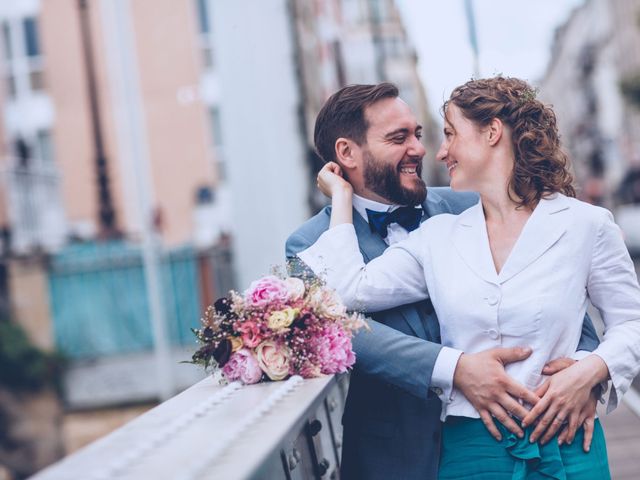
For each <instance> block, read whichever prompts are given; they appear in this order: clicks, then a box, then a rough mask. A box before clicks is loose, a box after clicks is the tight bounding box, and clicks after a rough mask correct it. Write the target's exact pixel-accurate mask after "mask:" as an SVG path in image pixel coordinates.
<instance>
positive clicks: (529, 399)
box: [506, 378, 540, 418]
mask: <svg viewBox="0 0 640 480" xmlns="http://www.w3.org/2000/svg"><path fill="white" fill-rule="evenodd" d="M506 390H507V393H509V394H511V395H512V396H513V397H515V398H519V399H520V400H523V401H524V402H525V403H528V404H529V405H535V404H536V403H538V402H539V401H540V396H539V395H536V394H535V393H533V392H532V391H531V390H529V389H528V388H525V387H523V386H522V385H520V384H519V383H518V382H516V381H515V380H512V379H511V378H509V380H508V381H507V388H506ZM511 412H512V413H516V412H515V411H513V410H511ZM516 415H518V417H520V418H523V417H524V416H525V415H526V414H525V415H520V414H516Z"/></svg>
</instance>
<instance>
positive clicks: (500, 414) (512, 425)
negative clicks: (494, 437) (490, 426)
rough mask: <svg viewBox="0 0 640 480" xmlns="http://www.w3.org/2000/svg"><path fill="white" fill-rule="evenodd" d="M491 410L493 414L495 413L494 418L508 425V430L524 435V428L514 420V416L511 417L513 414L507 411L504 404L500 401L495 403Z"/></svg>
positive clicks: (505, 425) (520, 435)
mask: <svg viewBox="0 0 640 480" xmlns="http://www.w3.org/2000/svg"><path fill="white" fill-rule="evenodd" d="M490 410H491V414H492V415H493V418H495V419H496V420H497V421H499V422H500V423H501V424H502V425H504V427H506V429H507V430H509V431H510V432H511V433H515V434H516V435H517V436H518V437H520V438H522V437H523V436H524V432H523V431H522V429H521V428H520V427H519V426H518V424H517V423H516V422H514V421H513V418H511V415H509V414H508V413H507V411H506V410H505V409H504V408H502V406H501V405H500V404H499V403H496V404H494V405H493V406H492V407H491V408H490Z"/></svg>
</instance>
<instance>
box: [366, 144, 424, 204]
mask: <svg viewBox="0 0 640 480" xmlns="http://www.w3.org/2000/svg"><path fill="white" fill-rule="evenodd" d="M416 173H417V181H416V182H415V185H414V186H412V187H411V188H407V187H403V186H402V183H401V182H400V175H403V174H402V173H400V170H399V167H398V166H397V165H391V164H388V163H385V162H380V161H378V160H376V158H375V157H374V156H373V155H372V154H371V152H366V151H365V152H364V186H365V188H367V189H368V190H371V191H372V192H374V193H375V194H377V195H380V196H381V197H383V198H386V199H387V200H389V201H391V202H392V203H393V204H395V205H408V206H413V205H419V204H421V203H422V202H424V200H425V198H426V197H427V185H426V184H425V183H424V181H423V180H422V178H421V174H422V160H419V161H418V164H417V166H416Z"/></svg>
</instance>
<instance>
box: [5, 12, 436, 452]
mask: <svg viewBox="0 0 640 480" xmlns="http://www.w3.org/2000/svg"><path fill="white" fill-rule="evenodd" d="M249 10H250V11H251V14H250V15H249V14H248V13H247V12H248V11H249ZM0 30H1V31H0V306H2V305H3V304H5V303H8V302H7V301H6V296H7V295H6V292H7V291H9V292H10V294H11V301H10V304H11V307H12V308H11V309H12V316H13V318H14V319H16V320H17V321H18V322H19V323H21V324H22V325H23V326H24V328H25V330H26V331H27V333H28V334H29V336H30V338H31V340H32V341H33V343H34V344H36V345H37V346H39V347H41V348H43V349H48V350H50V349H54V348H56V349H59V350H62V351H63V352H64V353H65V355H67V357H68V358H69V359H70V363H69V369H68V372H67V375H66V381H65V385H66V390H65V393H66V399H65V400H66V402H67V405H69V406H72V407H79V408H94V407H98V406H102V407H104V406H108V405H122V404H127V403H131V402H141V401H148V400H153V399H154V398H155V395H156V393H157V390H156V388H157V386H156V385H155V380H156V378H157V377H156V373H155V365H154V357H153V355H152V353H151V351H152V348H153V345H154V340H153V335H152V332H151V330H152V329H151V326H150V324H149V317H150V316H151V315H150V311H151V309H150V303H149V301H148V299H147V296H146V289H145V282H146V280H145V276H144V269H143V262H142V258H143V255H142V253H141V248H140V245H141V243H142V242H141V240H142V238H143V236H144V235H143V233H144V231H145V228H147V227H149V228H151V229H152V230H153V236H154V237H155V238H157V239H158V243H159V245H160V250H161V257H162V258H161V265H160V269H159V270H160V277H161V284H162V287H163V298H162V305H163V308H164V309H165V310H166V317H167V323H168V324H169V325H168V335H169V337H170V341H171V344H172V346H173V347H174V350H173V351H172V355H173V357H174V360H175V362H173V364H175V365H174V366H175V368H176V369H177V372H174V377H175V378H174V380H175V384H174V387H175V388H180V387H181V386H184V385H186V384H188V383H189V382H192V381H193V378H194V377H193V375H192V374H190V373H188V372H187V370H188V369H189V368H192V367H189V366H185V365H178V364H177V361H178V360H184V359H186V358H188V356H187V354H186V353H185V352H187V353H188V352H189V349H192V348H193V339H192V338H191V336H190V332H189V328H188V327H189V326H193V325H195V324H196V323H197V321H198V318H199V316H200V312H201V311H202V307H203V306H204V305H206V304H208V303H211V301H212V300H213V296H214V294H220V293H222V292H224V291H226V289H228V288H231V287H240V288H244V287H246V286H247V284H248V283H249V282H250V281H251V280H253V279H255V278H256V277H258V276H260V275H263V274H266V273H268V272H269V268H270V267H271V266H272V265H275V264H280V263H282V261H283V260H284V258H283V257H284V242H285V239H286V237H287V236H288V235H289V234H290V233H291V232H292V231H293V230H294V229H295V228H296V227H297V226H298V225H299V224H301V223H302V222H303V221H304V220H305V219H306V218H308V217H309V216H310V215H311V214H312V213H313V212H314V211H315V209H316V208H318V207H319V206H320V204H321V203H322V200H321V199H319V198H318V197H317V196H315V195H314V194H315V192H316V189H315V181H314V178H315V172H316V170H317V167H318V160H317V158H316V156H315V154H314V153H313V149H312V130H313V123H314V120H315V116H316V114H317V112H318V111H319V109H320V107H321V105H322V103H323V102H324V101H325V100H326V98H328V96H329V95H330V94H331V93H333V92H334V91H335V90H337V89H338V88H340V87H341V86H344V85H346V84H348V83H377V82H380V81H383V80H389V81H392V82H395V83H397V84H398V86H399V87H400V90H401V96H402V98H403V99H405V100H406V101H407V102H408V103H409V104H410V105H411V106H412V107H413V108H414V110H415V111H416V112H417V114H418V116H419V118H420V120H421V122H422V123H423V125H424V126H425V138H426V141H427V142H432V145H434V146H435V143H436V140H435V138H436V137H437V135H438V134H437V131H436V128H435V126H434V125H435V124H434V122H433V120H432V119H431V117H429V114H428V109H427V101H426V97H425V94H424V91H423V88H422V85H421V84H420V82H419V80H418V76H417V71H416V56H415V53H414V50H413V48H412V46H411V45H410V42H409V41H408V39H407V35H406V33H405V31H404V28H403V26H402V23H401V20H400V17H399V14H398V11H397V9H396V7H395V5H394V2H393V1H392V0H309V1H307V0H265V1H257V0H235V1H233V2H229V1H226V0H179V1H178V0H135V1H133V0H10V1H3V2H0ZM231 252H233V256H232V255H231ZM232 260H233V262H232ZM232 263H233V267H234V268H231V267H232ZM5 273H6V274H5ZM214 292H215V293H214ZM3 302H4V303H3ZM178 347H179V348H178ZM176 348H177V350H176ZM185 372H187V373H185ZM198 375H200V372H198ZM185 382H186V383H185ZM70 442H71V443H73V440H71V441H70Z"/></svg>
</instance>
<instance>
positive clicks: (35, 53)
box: [22, 17, 44, 92]
mask: <svg viewBox="0 0 640 480" xmlns="http://www.w3.org/2000/svg"><path fill="white" fill-rule="evenodd" d="M22 31H23V34H24V49H25V55H26V56H27V59H28V62H29V86H30V87H31V90H32V91H34V92H35V91H38V90H42V89H44V73H43V69H42V56H41V51H40V36H39V31H38V23H37V22H36V19H35V18H34V17H27V18H25V19H24V20H23V21H22Z"/></svg>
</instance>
